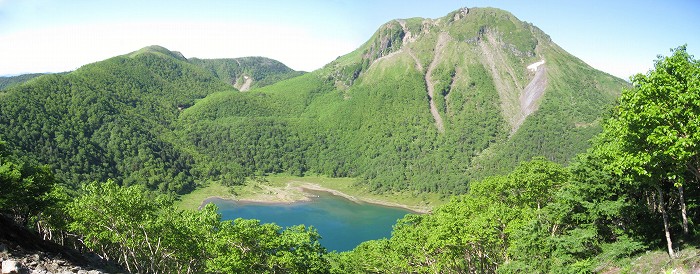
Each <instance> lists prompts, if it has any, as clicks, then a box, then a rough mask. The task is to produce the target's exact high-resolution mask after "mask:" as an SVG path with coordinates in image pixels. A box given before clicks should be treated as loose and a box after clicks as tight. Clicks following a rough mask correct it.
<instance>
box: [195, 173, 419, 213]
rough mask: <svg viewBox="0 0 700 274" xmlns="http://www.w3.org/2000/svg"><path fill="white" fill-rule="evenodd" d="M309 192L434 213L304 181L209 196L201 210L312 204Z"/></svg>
mask: <svg viewBox="0 0 700 274" xmlns="http://www.w3.org/2000/svg"><path fill="white" fill-rule="evenodd" d="M309 191H320V192H326V193H329V194H331V195H334V196H338V197H341V198H344V199H346V200H349V201H351V202H354V203H368V204H374V205H379V206H386V207H393V208H401V209H405V210H408V211H411V212H412V213H416V214H427V213H430V212H432V210H431V209H430V208H427V207H420V206H410V205H405V204H400V203H394V202H389V201H382V200H378V199H371V198H366V197H357V196H352V195H349V194H346V193H343V192H341V191H338V190H335V189H331V188H327V187H323V186H321V185H318V184H314V183H309V182H302V181H291V182H288V183H287V185H286V186H284V187H270V186H263V188H261V191H260V193H255V194H252V195H249V196H245V197H240V196H239V197H235V196H234V197H231V196H229V197H223V196H216V195H215V196H209V197H207V198H206V199H204V200H203V201H202V203H201V205H200V208H201V207H203V206H204V205H206V204H208V203H210V202H211V200H212V199H221V200H228V201H234V202H239V203H245V204H267V205H276V204H280V205H283V204H295V203H304V202H310V201H312V200H313V198H314V195H313V194H312V193H309Z"/></svg>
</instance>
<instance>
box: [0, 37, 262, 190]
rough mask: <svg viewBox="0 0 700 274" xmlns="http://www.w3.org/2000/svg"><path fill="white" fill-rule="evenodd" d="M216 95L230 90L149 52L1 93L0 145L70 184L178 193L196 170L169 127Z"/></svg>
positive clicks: (170, 57)
mask: <svg viewBox="0 0 700 274" xmlns="http://www.w3.org/2000/svg"><path fill="white" fill-rule="evenodd" d="M250 65H251V66H252V65H254V63H251V64H250ZM261 67H264V66H261ZM243 68H247V67H243ZM272 74H274V72H273V73H272ZM219 91H224V92H234V91H235V90H234V89H233V87H231V86H230V85H229V84H227V83H225V82H223V81H221V80H219V79H218V78H217V77H215V76H214V75H213V74H212V73H211V72H210V71H208V70H206V69H204V68H202V67H200V66H197V65H193V64H192V63H190V62H189V61H188V60H187V59H185V58H184V57H183V56H182V54H180V53H178V52H171V51H169V50H167V49H165V48H162V47H159V46H150V47H146V48H143V49H141V50H138V51H135V52H132V53H130V54H127V55H123V56H117V57H113V58H110V59H108V60H105V61H101V62H97V63H94V64H89V65H85V66H83V67H81V68H80V69H78V70H76V71H74V72H71V73H68V74H54V75H45V76H41V77H38V78H35V79H33V80H32V81H29V82H27V83H25V84H23V85H19V86H16V87H13V88H10V89H8V90H6V91H5V93H4V94H2V95H0V96H2V100H1V101H0V139H3V140H6V141H8V142H9V143H11V144H12V145H13V146H14V150H15V151H17V152H18V154H20V155H26V156H27V157H30V158H36V159H42V160H45V161H48V162H47V164H49V165H50V166H51V167H52V168H54V169H55V170H56V173H57V175H58V176H59V177H60V178H61V179H63V180H65V181H67V182H68V183H70V184H73V185H77V184H79V183H83V182H89V181H94V180H98V181H104V180H107V179H110V178H111V179H114V180H116V181H117V182H120V183H124V184H127V185H128V184H145V185H147V186H149V187H150V188H155V189H160V190H162V191H174V192H184V191H188V190H190V189H192V188H193V187H194V181H195V180H196V178H198V177H200V173H201V172H200V171H199V170H198V169H197V168H196V167H195V163H196V158H197V152H196V151H188V150H187V149H186V148H185V147H183V146H181V145H179V141H178V140H177V139H175V138H174V135H173V134H172V125H171V124H172V122H173V121H175V120H176V119H177V117H178V116H179V115H180V113H181V112H182V110H183V109H186V108H188V107H190V106H192V105H194V103H195V101H196V100H199V99H202V98H204V97H205V96H207V95H209V94H211V93H214V92H219Z"/></svg>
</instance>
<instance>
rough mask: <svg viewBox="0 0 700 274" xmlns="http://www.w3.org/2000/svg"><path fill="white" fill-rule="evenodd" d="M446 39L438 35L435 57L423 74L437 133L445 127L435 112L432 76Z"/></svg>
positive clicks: (445, 36) (446, 37)
mask: <svg viewBox="0 0 700 274" xmlns="http://www.w3.org/2000/svg"><path fill="white" fill-rule="evenodd" d="M448 39H449V36H448V35H447V33H444V32H443V33H440V35H439V36H438V41H437V43H436V44H435V55H433V61H431V62H430V65H429V66H428V70H427V71H426V72H425V85H426V86H427V88H428V98H429V99H430V113H431V114H432V115H433V118H434V119H435V126H436V127H437V129H438V131H439V132H445V126H444V125H443V122H442V117H440V113H439V112H438V110H437V106H435V100H433V97H434V96H435V87H434V85H433V76H432V74H433V70H435V67H436V66H437V64H438V63H440V60H441V59H442V58H441V57H442V51H443V50H444V48H445V44H446V43H447V40H448Z"/></svg>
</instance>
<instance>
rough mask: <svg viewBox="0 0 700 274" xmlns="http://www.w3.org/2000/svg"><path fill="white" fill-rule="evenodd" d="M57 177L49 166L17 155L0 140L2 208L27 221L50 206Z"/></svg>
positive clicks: (0, 199)
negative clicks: (30, 161) (28, 161)
mask: <svg viewBox="0 0 700 274" xmlns="http://www.w3.org/2000/svg"><path fill="white" fill-rule="evenodd" d="M55 184H56V179H55V178H54V176H53V174H52V173H51V172H50V171H49V168H48V167H46V166H36V165H31V164H28V163H25V162H23V161H20V160H17V159H14V157H12V156H11V155H9V153H8V151H7V149H6V143H5V142H3V141H1V140H0V190H1V191H0V212H4V213H9V214H11V215H13V216H15V218H17V219H19V220H21V222H22V224H23V225H27V224H28V222H29V220H30V217H32V216H35V215H37V214H39V213H40V212H42V211H43V210H44V209H46V208H47V207H49V206H51V205H52V204H53V203H54V202H55V200H54V199H53V198H54V196H52V195H50V193H51V191H52V190H53V188H54V186H55Z"/></svg>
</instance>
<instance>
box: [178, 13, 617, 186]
mask: <svg viewBox="0 0 700 274" xmlns="http://www.w3.org/2000/svg"><path fill="white" fill-rule="evenodd" d="M624 85H625V82H624V81H622V80H620V79H617V78H615V77H612V76H610V75H607V74H605V73H602V72H600V71H597V70H594V69H593V68H591V67H590V66H588V65H586V64H585V63H583V62H582V61H580V60H579V59H577V58H575V57H573V56H571V55H570V54H568V53H566V52H565V51H564V50H562V49H561V48H559V47H558V46H557V45H556V44H554V43H553V42H552V41H551V39H550V38H549V37H548V36H547V35H546V34H544V33H543V32H542V31H541V30H539V29H537V28H536V27H534V26H532V25H531V24H529V23H525V22H521V21H519V20H518V19H517V18H515V17H514V16H513V15H512V14H510V13H508V12H505V11H502V10H498V9H491V8H485V9H481V8H479V9H461V10H458V11H455V12H452V13H450V14H448V15H447V16H445V17H442V18H438V19H423V18H411V19H405V20H394V21H391V22H388V23H386V24H385V25H383V26H381V27H380V28H379V30H378V31H377V32H376V33H375V34H374V35H373V37H372V38H371V39H370V40H369V41H368V42H366V43H365V44H364V45H362V46H361V47H360V48H358V49H357V50H355V51H353V52H352V53H349V54H347V55H345V56H342V57H339V58H338V59H337V60H335V61H333V62H331V63H330V64H328V65H326V66H325V67H324V68H323V69H320V70H318V71H315V72H312V73H310V74H307V75H305V76H304V77H298V78H294V79H291V80H287V81H283V82H280V83H277V84H275V85H271V86H268V87H265V88H262V89H259V90H257V91H256V92H253V93H248V94H216V95H212V96H209V97H208V98H207V99H206V100H203V101H201V102H200V103H198V104H197V106H196V107H195V108H192V109H189V110H187V111H186V112H185V115H183V116H182V117H183V118H184V119H183V123H181V124H180V129H182V131H181V132H184V133H183V134H182V135H181V136H184V137H183V138H185V139H188V141H190V142H191V143H192V144H193V145H194V146H195V147H196V148H197V149H202V150H205V151H209V152H208V153H207V154H208V155H209V156H210V157H211V159H216V161H217V162H220V163H226V162H229V163H233V164H234V166H236V167H237V168H236V169H240V170H245V172H243V173H248V174H250V173H251V172H254V171H262V172H278V171H280V170H289V167H285V165H293V166H294V168H293V170H294V172H295V173H303V172H313V173H322V174H328V175H331V176H359V177H361V178H362V179H363V181H364V182H365V183H366V184H367V185H369V186H370V187H372V188H373V189H376V190H379V191H396V190H415V191H440V192H445V193H453V192H463V191H465V190H466V188H467V182H468V181H469V180H470V179H474V178H481V177H483V176H486V175H490V174H498V173H502V172H504V171H507V170H511V169H512V168H513V167H514V166H515V165H516V164H517V163H518V162H519V161H522V160H527V159H529V158H531V157H533V156H538V155H542V156H545V157H547V158H549V159H552V160H555V161H558V162H567V161H568V160H569V159H570V158H571V157H573V156H574V155H575V154H576V153H578V152H582V151H583V150H584V149H585V148H586V147H587V145H588V144H587V140H588V139H589V138H590V137H592V136H593V134H595V133H596V132H598V131H599V130H600V126H599V125H598V122H597V121H598V119H599V117H601V116H602V115H603V113H604V112H605V110H606V106H607V105H610V104H612V103H613V102H614V100H615V98H616V96H617V94H618V93H619V92H620V90H621V88H622V87H623V86H624ZM241 106H245V108H242V107H241ZM214 113H215V114H214ZM263 121H264V122H263ZM246 128H248V129H246ZM212 131H218V132H221V134H217V135H216V137H212V136H207V134H208V133H210V132H212ZM253 132H257V133H255V134H253ZM223 135H225V136H223ZM241 136H245V137H241ZM289 139H291V140H293V141H291V142H290V141H289ZM216 140H221V142H220V143H217V142H215V141H216ZM290 144H293V145H291V146H292V147H288V145H290ZM299 148H301V149H300V150H299V151H297V150H296V149H299ZM234 151H243V152H239V153H238V154H235V153H234ZM241 153H243V154H241ZM230 155H237V156H235V157H231V156H230ZM266 156H272V158H273V159H274V160H271V159H270V158H268V157H266ZM281 159H286V160H281ZM274 162H277V164H273V163H274ZM292 162H293V163H294V164H291V163H292ZM273 167H274V168H273Z"/></svg>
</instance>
